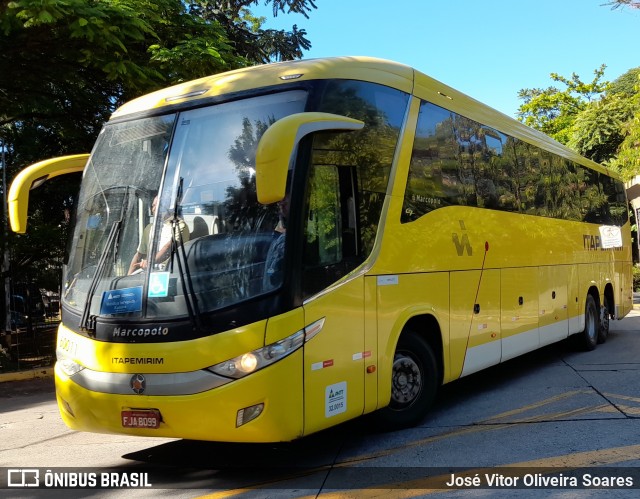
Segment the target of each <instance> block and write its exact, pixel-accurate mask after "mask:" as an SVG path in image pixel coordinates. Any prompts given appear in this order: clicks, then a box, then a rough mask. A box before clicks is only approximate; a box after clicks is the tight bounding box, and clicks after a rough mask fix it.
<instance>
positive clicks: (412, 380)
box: [391, 352, 422, 409]
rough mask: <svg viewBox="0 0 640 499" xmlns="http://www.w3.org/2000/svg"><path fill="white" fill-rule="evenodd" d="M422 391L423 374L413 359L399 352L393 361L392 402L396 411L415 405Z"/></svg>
mask: <svg viewBox="0 0 640 499" xmlns="http://www.w3.org/2000/svg"><path fill="white" fill-rule="evenodd" d="M421 390H422V373H421V371H420V366H419V365H418V363H417V362H416V361H415V360H414V358H413V357H411V356H409V355H407V354H405V353H402V352H399V353H396V356H395V358H394V360H393V373H392V379H391V402H392V406H393V407H394V408H396V409H400V408H406V407H407V406H410V405H411V404H413V403H414V402H415V401H416V400H417V399H418V397H419V395H420V391H421Z"/></svg>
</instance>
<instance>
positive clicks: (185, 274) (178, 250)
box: [169, 177, 202, 331]
mask: <svg viewBox="0 0 640 499" xmlns="http://www.w3.org/2000/svg"><path fill="white" fill-rule="evenodd" d="M183 182H184V178H182V177H180V183H179V184H178V192H177V193H176V199H175V202H174V203H173V218H172V219H171V232H172V237H171V250H170V251H171V253H170V255H169V264H170V265H171V267H173V257H174V255H176V254H177V255H178V257H177V258H176V260H177V262H178V272H179V273H180V275H181V276H182V279H180V281H181V283H182V294H183V296H184V302H185V305H186V306H187V312H188V314H189V320H190V321H191V324H192V325H193V327H194V329H195V330H196V331H200V330H201V326H202V325H201V323H200V309H199V307H198V298H197V296H196V294H195V292H194V289H193V281H192V279H191V272H189V264H188V263H187V251H186V250H185V249H184V240H183V239H182V231H181V230H180V219H179V218H178V206H179V204H180V200H181V198H182V185H183ZM176 234H177V235H178V239H179V241H176V238H175V235H176ZM183 262H184V268H183ZM171 271H173V268H171ZM192 300H193V302H192Z"/></svg>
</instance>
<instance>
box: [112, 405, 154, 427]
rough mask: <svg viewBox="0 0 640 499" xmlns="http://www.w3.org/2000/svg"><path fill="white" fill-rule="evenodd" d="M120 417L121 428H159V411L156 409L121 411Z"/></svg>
mask: <svg viewBox="0 0 640 499" xmlns="http://www.w3.org/2000/svg"><path fill="white" fill-rule="evenodd" d="M120 416H121V418H120V419H121V420H122V427H123V428H159V427H160V420H161V417H160V411H158V410H156V409H137V410H132V411H122V412H121V414H120Z"/></svg>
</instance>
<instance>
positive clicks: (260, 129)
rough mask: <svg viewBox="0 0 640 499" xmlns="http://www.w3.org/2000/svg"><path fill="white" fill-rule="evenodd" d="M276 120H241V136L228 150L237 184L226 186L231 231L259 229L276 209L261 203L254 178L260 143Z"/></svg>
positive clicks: (227, 215)
mask: <svg viewBox="0 0 640 499" xmlns="http://www.w3.org/2000/svg"><path fill="white" fill-rule="evenodd" d="M275 121H276V119H275V117H274V116H271V117H269V119H267V120H266V121H262V120H255V121H254V122H253V123H251V120H250V119H249V118H247V117H245V118H243V120H242V133H241V134H240V135H239V136H238V137H236V139H235V140H234V142H233V145H232V146H231V147H230V148H229V153H228V156H229V160H230V161H231V162H232V163H233V164H234V166H235V170H236V174H237V185H232V186H229V187H227V193H226V194H227V198H226V199H225V201H224V212H225V216H226V222H227V223H228V224H229V225H230V230H251V229H256V228H258V227H257V225H259V224H260V221H262V220H263V219H264V218H265V216H266V215H267V213H272V212H273V211H274V207H273V206H264V205H262V204H260V203H259V202H258V195H257V192H256V178H255V160H256V150H257V148H258V142H259V141H260V137H262V135H263V134H264V132H265V131H266V130H267V128H269V126H270V125H272V124H273V123H274V122H275Z"/></svg>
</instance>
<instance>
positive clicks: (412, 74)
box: [111, 56, 618, 177]
mask: <svg viewBox="0 0 640 499" xmlns="http://www.w3.org/2000/svg"><path fill="white" fill-rule="evenodd" d="M330 78H337V79H353V80H362V81H370V82H374V83H379V84H381V85H386V86H388V87H392V88H396V89H398V90H402V91H404V92H407V93H410V94H413V95H415V96H416V97H418V98H421V99H424V100H427V101H429V102H431V103H433V104H435V105H437V106H441V107H443V108H446V109H449V110H451V111H454V112H456V113H458V114H460V115H462V116H465V117H467V118H470V119H473V120H475V121H477V122H479V123H482V124H483V125H487V126H490V127H492V128H495V129H496V130H498V131H500V132H502V133H505V134H507V135H510V136H512V137H516V138H518V139H520V140H523V141H525V142H527V143H530V144H534V145H537V146H540V147H542V148H543V149H545V150H548V151H550V152H552V153H554V154H557V155H559V156H562V157H564V158H566V159H569V160H571V161H575V162H577V163H581V164H583V165H585V166H588V167H590V168H592V169H594V170H597V171H600V172H603V173H606V174H607V175H611V176H614V177H618V176H617V174H615V173H613V172H610V171H609V170H607V169H606V168H605V167H603V166H602V165H599V164H598V163H595V162H593V161H591V160H588V159H586V158H584V157H582V156H580V155H579V154H578V153H576V152H575V151H573V150H571V149H569V148H568V147H566V146H564V145H562V144H560V143H559V142H556V141H555V140H553V139H552V138H550V137H548V136H547V135H545V134H543V133H541V132H539V131H537V130H535V129H533V128H530V127H528V126H525V125H523V124H522V123H520V122H519V121H517V120H515V119H513V118H511V117H509V116H507V115H505V114H503V113H501V112H499V111H496V110H494V109H492V108H490V107H489V106H487V105H485V104H482V103H481V102H479V101H477V100H475V99H473V98H471V97H469V96H467V95H465V94H463V93H462V92H459V91H457V90H455V89H454V88H452V87H449V86H447V85H445V84H443V83H441V82H439V81H437V80H435V79H433V78H431V77H429V76H427V75H425V74H423V73H421V72H419V71H417V70H415V69H413V68H411V67H409V66H406V65H403V64H399V63H396V62H392V61H387V60H384V59H377V58H373V57H358V56H348V57H331V58H325V59H309V60H301V61H290V62H279V63H272V64H265V65H259V66H252V67H247V68H242V69H237V70H234V71H229V72H226V73H220V74H216V75H212V76H207V77H204V78H200V79H197V80H193V81H189V82H185V83H181V84H178V85H174V86H171V87H168V88H165V89H162V90H159V91H156V92H153V93H150V94H147V95H144V96H142V97H139V98H137V99H134V100H132V101H130V102H128V103H126V104H123V105H122V106H121V107H120V108H118V109H117V110H116V111H115V112H114V113H113V115H112V117H111V118H112V119H114V120H119V119H126V118H128V117H130V115H137V114H145V113H149V112H153V111H160V110H161V109H162V108H164V107H172V106H175V105H179V104H186V105H188V104H189V103H195V102H197V101H200V100H204V99H211V98H216V97H219V96H222V95H224V94H228V93H235V92H243V91H247V90H251V89H256V88H260V87H273V86H276V85H283V84H286V83H290V82H292V81H304V80H317V79H330ZM131 117H133V116H131Z"/></svg>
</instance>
